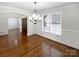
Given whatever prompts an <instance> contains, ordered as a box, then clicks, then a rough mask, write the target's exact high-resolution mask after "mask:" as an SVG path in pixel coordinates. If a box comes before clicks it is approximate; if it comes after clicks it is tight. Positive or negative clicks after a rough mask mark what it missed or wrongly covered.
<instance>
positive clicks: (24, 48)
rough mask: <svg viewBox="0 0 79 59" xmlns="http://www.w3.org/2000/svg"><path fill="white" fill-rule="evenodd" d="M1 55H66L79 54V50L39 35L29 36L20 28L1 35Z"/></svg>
mask: <svg viewBox="0 0 79 59" xmlns="http://www.w3.org/2000/svg"><path fill="white" fill-rule="evenodd" d="M0 56H1V57H64V56H67V57H69V56H72V57H74V56H79V50H77V49H74V48H71V47H68V46H66V45H63V44H60V43H57V42H55V41H52V40H50V39H47V38H44V37H41V36H39V35H36V34H35V35H32V36H29V37H27V36H26V34H22V33H20V32H19V30H18V29H13V30H9V35H5V36H0Z"/></svg>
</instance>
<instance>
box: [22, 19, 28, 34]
mask: <svg viewBox="0 0 79 59" xmlns="http://www.w3.org/2000/svg"><path fill="white" fill-rule="evenodd" d="M22 34H27V18H22Z"/></svg>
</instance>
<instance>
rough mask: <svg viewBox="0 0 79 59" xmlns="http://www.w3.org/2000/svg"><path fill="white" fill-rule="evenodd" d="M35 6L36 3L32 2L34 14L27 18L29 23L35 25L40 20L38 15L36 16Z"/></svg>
mask: <svg viewBox="0 0 79 59" xmlns="http://www.w3.org/2000/svg"><path fill="white" fill-rule="evenodd" d="M36 5H37V2H34V6H35V10H34V14H33V15H32V16H31V17H30V18H29V19H30V21H31V22H33V23H34V24H37V22H38V21H40V20H41V17H40V15H39V14H37V10H36Z"/></svg>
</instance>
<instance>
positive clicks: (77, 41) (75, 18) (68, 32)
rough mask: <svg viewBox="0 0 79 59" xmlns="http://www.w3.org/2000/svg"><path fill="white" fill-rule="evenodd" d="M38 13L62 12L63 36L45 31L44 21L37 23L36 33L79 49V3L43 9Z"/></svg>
mask: <svg viewBox="0 0 79 59" xmlns="http://www.w3.org/2000/svg"><path fill="white" fill-rule="evenodd" d="M38 13H40V14H41V15H42V16H43V15H45V14H49V15H50V14H53V13H62V14H63V16H62V36H57V35H53V34H50V33H46V32H43V31H42V22H39V23H38V24H37V25H36V34H39V35H41V36H44V37H47V38H49V39H51V40H55V41H57V42H60V43H63V44H66V45H68V46H71V47H74V48H77V49H79V3H77V4H76V3H75V4H74V3H72V4H69V5H65V6H63V7H57V8H52V9H48V10H42V11H39V12H38Z"/></svg>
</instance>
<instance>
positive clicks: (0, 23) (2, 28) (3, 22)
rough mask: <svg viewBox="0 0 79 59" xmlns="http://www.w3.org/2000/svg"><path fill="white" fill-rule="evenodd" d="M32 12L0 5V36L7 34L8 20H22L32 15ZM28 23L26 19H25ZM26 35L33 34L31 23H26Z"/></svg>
mask: <svg viewBox="0 0 79 59" xmlns="http://www.w3.org/2000/svg"><path fill="white" fill-rule="evenodd" d="M32 13H33V12H32V11H28V10H21V9H17V8H13V7H7V6H2V5H0V35H5V34H8V18H22V17H27V18H28V17H29V16H31V15H32ZM27 21H28V19H27ZM27 25H28V26H27V27H28V28H27V35H32V34H34V31H33V29H34V26H33V24H32V23H29V21H28V23H27Z"/></svg>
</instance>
